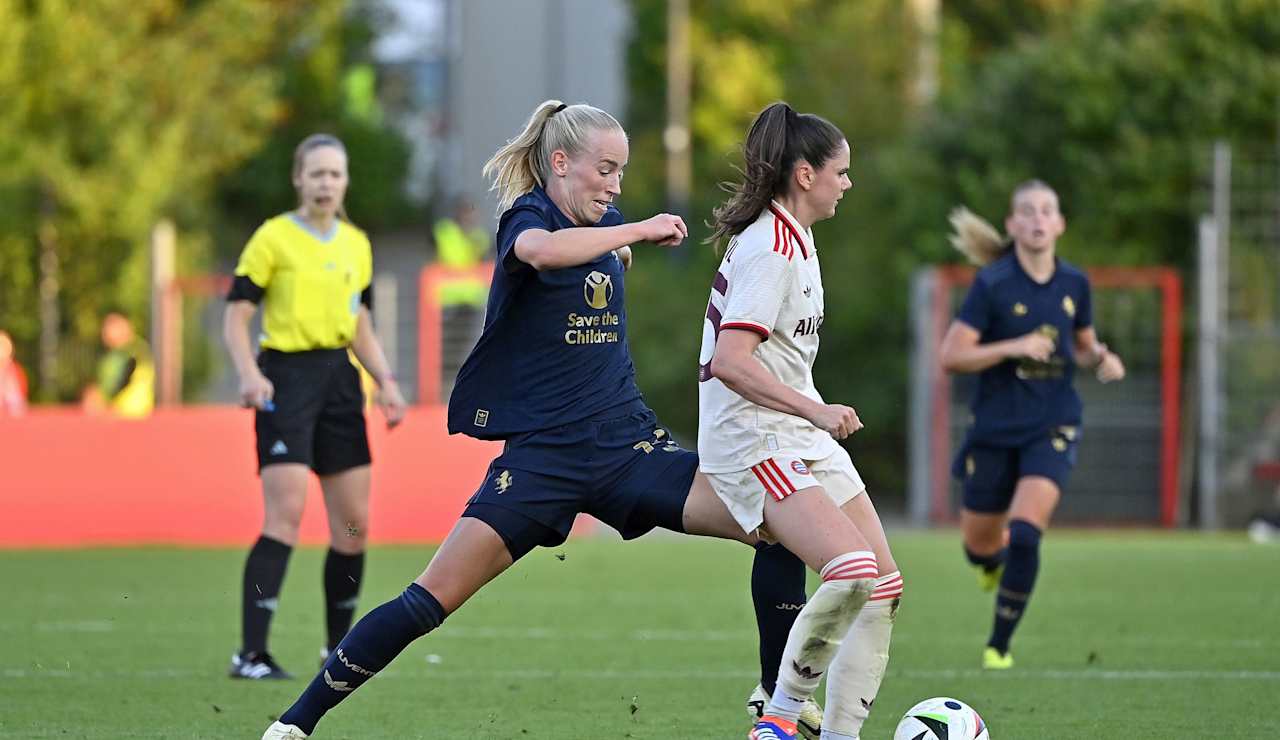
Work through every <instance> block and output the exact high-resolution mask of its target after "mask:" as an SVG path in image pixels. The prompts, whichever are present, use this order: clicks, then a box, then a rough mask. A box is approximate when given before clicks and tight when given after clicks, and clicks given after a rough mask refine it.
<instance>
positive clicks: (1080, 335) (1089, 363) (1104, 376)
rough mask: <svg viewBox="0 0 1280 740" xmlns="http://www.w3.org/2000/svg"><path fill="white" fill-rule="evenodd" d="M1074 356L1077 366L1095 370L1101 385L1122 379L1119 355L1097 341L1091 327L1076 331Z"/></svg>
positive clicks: (1122, 366) (1121, 364)
mask: <svg viewBox="0 0 1280 740" xmlns="http://www.w3.org/2000/svg"><path fill="white" fill-rule="evenodd" d="M1075 356H1076V364H1077V365H1079V366H1080V367H1082V368H1086V369H1089V370H1096V371H1097V375H1098V380H1100V381H1102V382H1103V383H1110V382H1112V381H1116V380H1123V379H1124V362H1123V361H1122V360H1121V359H1120V355H1117V354H1116V353H1115V352H1112V351H1111V350H1109V349H1107V345H1105V344H1103V343H1102V342H1100V341H1098V333H1097V332H1096V331H1094V328H1093V327H1092V326H1086V327H1083V328H1080V329H1077V330H1076V333H1075Z"/></svg>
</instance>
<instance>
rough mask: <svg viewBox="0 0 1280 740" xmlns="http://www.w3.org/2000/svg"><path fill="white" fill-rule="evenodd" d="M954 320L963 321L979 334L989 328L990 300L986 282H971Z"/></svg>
mask: <svg viewBox="0 0 1280 740" xmlns="http://www.w3.org/2000/svg"><path fill="white" fill-rule="evenodd" d="M956 320H958V321H963V322H964V323H966V324H968V325H969V326H971V327H973V328H974V329H976V330H977V331H978V333H979V334H981V333H982V332H985V331H986V330H987V329H988V328H989V327H990V325H991V298H990V294H989V293H988V290H987V284H986V282H984V281H982V280H974V281H973V285H972V286H970V288H969V292H968V294H966V295H965V297H964V303H962V304H960V311H959V313H957V314H956Z"/></svg>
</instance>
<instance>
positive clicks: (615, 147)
mask: <svg viewBox="0 0 1280 740" xmlns="http://www.w3.org/2000/svg"><path fill="white" fill-rule="evenodd" d="M628 151H629V148H628V143H627V137H626V133H625V132H624V131H623V130H622V127H621V126H620V125H619V124H618V122H617V121H616V120H615V119H614V118H613V117H612V116H610V115H609V114H608V113H606V112H604V111H602V110H600V109H598V108H593V107H591V106H589V105H572V106H566V105H564V104H563V103H561V102H560V101H557V100H549V101H546V102H544V103H542V104H541V105H539V106H538V107H537V109H535V111H534V112H533V115H532V117H531V118H530V119H529V122H528V124H527V125H526V126H525V128H524V130H523V131H522V132H521V133H520V134H519V135H518V136H517V137H516V138H515V139H513V140H511V141H510V142H508V143H507V145H506V146H504V147H503V148H501V149H499V150H498V152H497V153H496V154H495V155H494V156H493V158H492V159H490V160H489V162H488V164H486V165H485V175H486V176H490V177H492V178H493V180H494V189H495V190H497V191H498V195H499V203H500V208H501V209H502V211H503V213H502V217H501V219H500V220H499V225H498V233H497V240H496V242H497V250H498V254H497V261H496V266H495V268H494V275H493V282H492V285H491V287H490V292H489V302H488V308H487V311H486V316H485V326H484V331H483V333H482V335H481V337H480V339H479V341H478V342H477V343H476V346H475V348H474V349H473V350H472V352H471V355H470V356H469V357H468V358H467V360H466V362H464V363H463V366H462V368H461V370H460V371H459V373H458V379H457V383H456V385H455V386H454V390H453V394H452V396H451V398H450V399H449V421H448V424H449V431H450V432H451V433H463V434H468V435H470V436H473V437H478V438H481V439H502V440H505V445H504V447H503V452H502V454H501V455H499V456H498V457H497V458H496V459H495V460H494V461H493V462H492V463H491V464H490V466H489V470H488V471H487V473H486V474H485V478H484V480H483V482H481V484H480V486H479V489H478V490H477V491H476V493H475V495H474V496H472V498H471V500H470V501H469V502H468V503H467V506H466V508H465V510H464V511H463V513H462V517H461V518H460V519H459V520H458V523H457V524H456V525H455V526H454V528H453V531H451V532H450V533H449V536H448V537H447V538H446V539H445V541H444V543H443V544H442V545H441V546H440V549H439V550H438V551H437V552H436V554H435V556H434V557H433V558H432V559H431V562H430V563H429V564H428V565H427V568H426V570H425V571H424V572H423V573H422V574H421V575H420V576H418V578H417V579H415V581H414V582H413V583H411V584H410V585H409V586H408V588H406V589H405V590H404V592H403V593H401V594H400V595H399V596H397V597H396V598H394V599H392V600H391V601H388V602H386V603H385V604H383V605H381V606H379V607H378V608H376V609H374V610H373V611H371V612H370V613H369V614H367V615H365V616H364V618H362V619H361V620H360V621H359V622H358V623H356V625H355V627H353V628H352V629H351V631H350V633H348V634H347V636H346V637H345V638H343V640H342V642H341V643H340V644H339V645H338V647H337V649H336V650H334V652H333V654H332V655H331V656H330V657H329V659H328V660H327V661H326V663H325V665H324V667H323V668H322V669H321V671H320V673H319V675H317V676H316V677H315V679H314V680H312V682H311V684H310V685H309V686H308V687H307V689H306V690H305V691H304V692H303V694H302V696H301V697H300V698H299V699H298V701H297V702H295V703H294V704H293V706H292V707H290V708H289V709H288V710H287V711H286V712H285V713H284V714H283V715H282V716H281V717H280V720H279V721H278V722H275V723H274V724H272V725H271V727H270V728H268V729H267V732H266V734H264V735H263V737H264V740H266V739H268V738H300V737H307V735H308V734H309V733H311V732H312V731H313V730H314V728H315V726H316V723H317V722H319V720H320V718H321V716H323V715H324V713H325V712H327V711H328V710H329V709H331V708H332V707H334V706H336V705H337V704H338V702H340V701H341V700H342V699H343V698H345V697H346V696H348V695H349V694H350V693H351V692H352V691H354V690H355V689H357V688H359V687H360V685H362V684H363V683H364V682H365V681H366V680H368V679H369V678H370V677H372V676H374V675H375V674H377V673H378V671H380V670H382V669H383V668H384V667H386V666H387V664H388V663H390V662H391V660H392V659H393V658H395V656H396V655H398V654H399V653H400V651H402V650H403V649H404V648H405V647H406V646H408V645H409V643H410V642H412V641H413V640H415V639H417V638H418V637H421V636H422V635H425V634H427V633H428V632H430V631H431V630H433V629H435V628H436V627H438V626H440V623H441V622H443V621H444V619H445V617H446V616H447V615H448V614H450V613H452V612H454V611H456V610H457V609H458V608H459V607H460V606H462V604H463V603H465V602H466V601H467V599H469V598H470V597H471V596H472V595H473V594H475V593H476V592H477V591H478V590H479V589H480V588H481V587H483V586H484V585H485V584H486V583H488V582H489V581H490V580H492V579H493V578H494V577H496V576H497V575H498V574H500V573H502V572H503V571H504V570H506V569H507V568H508V567H510V566H511V565H512V563H514V562H515V561H516V560H519V559H520V558H521V557H522V556H523V555H525V554H527V553H528V552H529V551H531V550H532V549H533V548H535V547H538V546H553V545H557V544H560V543H562V542H563V541H564V540H565V538H566V537H567V536H568V534H569V529H570V527H571V525H572V524H573V520H574V517H575V516H577V515H578V514H579V513H588V514H591V515H593V516H594V517H596V518H597V519H600V520H601V521H603V522H605V523H606V524H609V525H610V526H612V527H614V528H615V529H617V530H618V531H619V532H620V533H621V534H622V536H623V537H624V538H627V539H630V538H633V537H638V536H640V535H642V534H644V533H645V532H648V531H649V530H651V529H653V528H654V527H663V528H665V529H670V530H673V531H677V532H684V533H689V534H702V535H711V536H718V537H724V538H728V539H735V540H739V541H742V542H746V543H748V544H754V543H755V540H756V538H755V536H754V535H753V534H744V532H743V530H742V529H741V528H739V527H738V525H737V524H736V522H735V521H734V519H733V517H732V516H731V515H730V514H729V511H728V510H727V509H726V507H725V505H724V504H723V503H721V501H720V499H719V498H717V496H716V494H715V493H714V492H713V491H712V490H711V487H710V485H709V484H708V483H707V481H706V479H705V478H704V477H703V476H701V475H700V474H698V472H697V468H698V458H697V455H696V454H695V453H693V452H691V451H688V450H684V449H682V448H681V447H680V446H679V445H678V444H676V443H675V442H674V441H673V440H672V439H671V436H670V434H669V433H668V432H667V430H666V429H664V428H663V427H662V426H660V425H659V424H658V421H657V418H656V417H655V415H654V413H653V412H652V411H651V410H649V408H648V407H647V406H646V405H645V403H644V400H643V398H642V397H641V395H640V390H639V388H637V386H636V382H635V369H634V367H633V366H632V363H631V356H630V353H629V351H628V349H627V335H626V331H627V320H626V319H627V315H626V307H625V301H624V295H623V289H624V284H623V271H624V270H625V269H626V268H627V266H628V264H629V263H630V260H631V253H630V248H629V246H628V245H631V244H634V243H637V242H646V241H647V242H650V243H653V244H656V245H658V246H672V247H673V246H676V245H679V244H680V243H681V241H683V239H684V238H685V237H686V236H687V235H688V230H687V229H686V227H685V224H684V222H683V221H682V220H681V219H680V218H679V217H678V216H673V215H669V214H659V215H657V216H654V217H652V218H650V219H647V220H645V221H640V222H632V223H628V222H626V221H625V220H624V219H623V217H622V214H621V213H619V212H618V210H617V208H616V207H615V206H614V205H613V200H614V199H615V198H616V197H617V196H618V195H619V193H621V191H622V171H623V168H624V167H625V166H626V164H627V159H628ZM427 734H428V735H430V736H434V735H433V734H432V733H430V732H428V733H427Z"/></svg>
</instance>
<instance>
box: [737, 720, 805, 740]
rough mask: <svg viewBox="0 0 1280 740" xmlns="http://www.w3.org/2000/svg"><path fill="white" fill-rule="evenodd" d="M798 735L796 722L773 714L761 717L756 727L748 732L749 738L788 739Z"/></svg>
mask: <svg viewBox="0 0 1280 740" xmlns="http://www.w3.org/2000/svg"><path fill="white" fill-rule="evenodd" d="M796 736H797V735H796V725H795V723H794V722H788V721H787V720H785V719H783V718H781V717H774V716H773V715H765V716H764V717H761V718H760V721H759V722H757V723H756V726H755V727H752V728H751V732H749V733H747V740H786V739H787V738H789V737H796Z"/></svg>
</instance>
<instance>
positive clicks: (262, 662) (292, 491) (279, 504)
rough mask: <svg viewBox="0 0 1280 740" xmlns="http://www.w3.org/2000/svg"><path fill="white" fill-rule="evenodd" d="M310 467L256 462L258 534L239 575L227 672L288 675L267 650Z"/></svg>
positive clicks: (254, 676) (247, 675)
mask: <svg viewBox="0 0 1280 740" xmlns="http://www.w3.org/2000/svg"><path fill="white" fill-rule="evenodd" d="M310 474H311V471H310V469H309V468H308V467H307V465H306V464H303V463H276V464H272V465H267V466H265V467H263V468H262V471H261V479H262V501H263V507H262V509H263V520H262V534H261V535H259V537H258V540H257V541H256V542H254V543H253V547H252V548H250V550H249V555H248V557H247V558H246V559H245V563H244V575H243V578H242V580H241V602H240V604H241V606H240V626H241V643H240V650H239V651H237V652H236V654H235V655H233V656H232V658H231V670H230V675H231V677H232V678H247V679H277V678H290V675H289V674H288V673H287V672H286V671H284V670H283V669H282V668H280V666H279V665H278V664H277V663H276V662H275V659H274V658H273V657H272V656H271V653H270V652H268V650H267V638H268V635H269V633H270V630H271V618H272V617H274V616H275V613H276V607H277V605H278V603H279V599H280V588H281V586H282V585H283V583H284V576H285V571H286V569H287V568H288V565H289V556H290V555H291V554H292V553H293V547H294V545H295V544H297V541H298V528H299V527H300V526H301V524H302V511H303V507H304V504H305V503H306V498H307V478H308V476H310Z"/></svg>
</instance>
